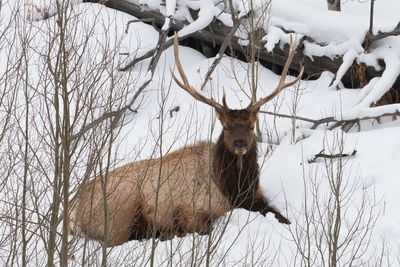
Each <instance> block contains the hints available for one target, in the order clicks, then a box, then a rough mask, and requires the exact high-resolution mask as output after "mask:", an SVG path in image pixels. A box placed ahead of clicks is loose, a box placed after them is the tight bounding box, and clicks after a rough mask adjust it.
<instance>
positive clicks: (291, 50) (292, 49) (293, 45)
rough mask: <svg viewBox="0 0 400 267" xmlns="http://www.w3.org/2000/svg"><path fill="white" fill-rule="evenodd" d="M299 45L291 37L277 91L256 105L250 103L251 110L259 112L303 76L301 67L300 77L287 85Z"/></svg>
mask: <svg viewBox="0 0 400 267" xmlns="http://www.w3.org/2000/svg"><path fill="white" fill-rule="evenodd" d="M296 48H297V44H296V39H294V40H293V38H292V36H290V48H289V54H288V58H287V60H286V63H285V66H284V67H283V71H282V74H281V78H280V80H279V84H278V86H277V87H276V88H275V90H274V91H273V92H272V93H271V94H270V95H268V96H266V97H263V98H261V99H260V100H258V101H257V102H256V103H254V104H253V103H250V105H249V106H248V109H249V110H259V109H260V107H261V106H262V105H264V104H265V103H267V102H269V101H271V100H272V99H273V98H274V97H275V96H277V95H278V94H279V93H280V92H281V91H282V90H283V89H285V88H287V87H289V86H292V85H293V84H295V83H297V82H298V81H299V80H300V79H301V77H302V76H303V71H304V68H303V67H301V70H300V73H299V75H298V76H297V77H296V79H294V80H293V81H290V82H288V83H285V80H286V75H287V73H288V71H289V67H290V64H291V63H292V60H293V56H294V53H295V52H296Z"/></svg>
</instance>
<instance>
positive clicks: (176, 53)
mask: <svg viewBox="0 0 400 267" xmlns="http://www.w3.org/2000/svg"><path fill="white" fill-rule="evenodd" d="M174 56H175V63H176V67H177V69H178V72H179V75H180V76H181V78H182V82H181V81H179V80H178V78H177V77H176V76H175V73H174V72H173V71H172V70H170V71H171V74H172V78H173V79H174V80H175V82H176V83H177V84H178V85H179V86H180V87H181V88H182V89H183V90H185V91H186V92H188V93H189V94H190V95H191V96H193V97H194V98H195V99H197V100H199V101H201V102H203V103H205V104H207V105H210V106H212V107H214V108H215V109H216V110H218V111H219V112H224V111H226V108H224V107H223V106H222V105H221V104H219V103H218V102H216V101H214V100H213V99H210V98H207V97H205V96H203V95H201V94H200V93H198V92H197V90H196V89H194V88H193V87H192V86H191V85H190V84H189V82H188V79H187V77H186V74H185V72H184V71H183V67H182V64H181V60H180V59H179V48H178V34H177V33H176V32H175V35H174Z"/></svg>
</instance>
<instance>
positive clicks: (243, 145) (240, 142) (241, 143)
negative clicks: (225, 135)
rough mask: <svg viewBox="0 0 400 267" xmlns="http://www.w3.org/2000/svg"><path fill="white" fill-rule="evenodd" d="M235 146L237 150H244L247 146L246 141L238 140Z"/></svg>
mask: <svg viewBox="0 0 400 267" xmlns="http://www.w3.org/2000/svg"><path fill="white" fill-rule="evenodd" d="M233 144H234V145H235V147H236V148H244V147H246V146H247V142H246V140H243V139H236V140H235V141H233Z"/></svg>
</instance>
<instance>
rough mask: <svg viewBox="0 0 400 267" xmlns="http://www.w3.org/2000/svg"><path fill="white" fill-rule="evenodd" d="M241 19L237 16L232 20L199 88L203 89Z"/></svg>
mask: <svg viewBox="0 0 400 267" xmlns="http://www.w3.org/2000/svg"><path fill="white" fill-rule="evenodd" d="M241 21H242V18H239V19H238V20H235V21H234V24H233V27H232V29H231V31H230V32H229V34H228V35H227V36H226V38H225V40H224V42H223V43H222V45H221V47H220V48H219V51H218V54H217V56H216V57H215V59H214V61H213V63H212V64H211V66H210V68H209V69H208V71H207V74H206V76H205V78H204V80H203V83H202V84H201V87H200V90H203V89H204V87H205V86H206V84H207V82H208V80H209V79H210V77H211V75H212V73H213V72H214V70H215V68H216V67H217V65H218V64H219V62H220V61H221V59H222V57H223V55H224V53H225V50H226V48H227V47H228V44H229V43H230V42H231V40H232V36H233V35H234V34H235V32H236V31H237V29H238V28H239V25H240V22H241Z"/></svg>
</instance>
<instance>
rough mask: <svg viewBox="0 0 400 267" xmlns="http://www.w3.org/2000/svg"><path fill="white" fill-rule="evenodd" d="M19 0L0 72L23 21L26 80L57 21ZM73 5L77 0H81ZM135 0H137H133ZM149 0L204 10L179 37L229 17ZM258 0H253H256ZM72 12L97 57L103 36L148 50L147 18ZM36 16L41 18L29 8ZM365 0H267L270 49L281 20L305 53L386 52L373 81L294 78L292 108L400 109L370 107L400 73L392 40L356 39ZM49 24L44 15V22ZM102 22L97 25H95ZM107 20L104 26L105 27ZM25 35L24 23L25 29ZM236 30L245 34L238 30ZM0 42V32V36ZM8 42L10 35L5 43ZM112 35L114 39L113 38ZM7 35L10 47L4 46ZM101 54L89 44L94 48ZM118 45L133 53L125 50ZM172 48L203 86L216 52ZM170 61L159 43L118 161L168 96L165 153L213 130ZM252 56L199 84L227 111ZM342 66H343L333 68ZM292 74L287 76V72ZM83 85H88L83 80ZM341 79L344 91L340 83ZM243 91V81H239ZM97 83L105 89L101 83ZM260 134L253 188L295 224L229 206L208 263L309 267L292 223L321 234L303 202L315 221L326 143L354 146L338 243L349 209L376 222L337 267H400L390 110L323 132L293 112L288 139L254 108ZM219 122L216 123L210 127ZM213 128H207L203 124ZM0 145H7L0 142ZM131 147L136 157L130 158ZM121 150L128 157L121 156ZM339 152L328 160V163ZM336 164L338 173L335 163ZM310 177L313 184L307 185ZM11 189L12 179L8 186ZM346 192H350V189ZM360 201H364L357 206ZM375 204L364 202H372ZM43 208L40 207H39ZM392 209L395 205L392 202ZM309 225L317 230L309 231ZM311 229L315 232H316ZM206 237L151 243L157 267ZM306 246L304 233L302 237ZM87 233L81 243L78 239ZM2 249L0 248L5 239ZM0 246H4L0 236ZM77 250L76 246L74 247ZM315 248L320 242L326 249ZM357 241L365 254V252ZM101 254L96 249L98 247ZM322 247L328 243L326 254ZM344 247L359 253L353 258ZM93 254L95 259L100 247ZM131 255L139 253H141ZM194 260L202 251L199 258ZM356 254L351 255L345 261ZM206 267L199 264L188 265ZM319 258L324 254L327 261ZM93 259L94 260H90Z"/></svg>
mask: <svg viewBox="0 0 400 267" xmlns="http://www.w3.org/2000/svg"><path fill="white" fill-rule="evenodd" d="M17 2H18V1H14V0H11V1H10V0H9V1H7V0H6V1H3V3H2V4H3V6H2V8H1V13H0V15H1V16H0V19H1V21H0V32H3V31H5V35H4V36H2V37H1V38H5V39H7V40H9V42H7V43H8V45H7V44H6V45H4V46H2V47H0V49H1V50H0V75H2V74H3V73H4V70H5V69H6V66H7V64H10V63H9V62H7V60H6V58H8V57H6V55H10V54H13V53H15V54H18V53H17V50H18V49H19V48H18V42H22V38H19V37H17V38H16V36H15V32H16V31H15V30H16V29H29V30H30V31H29V32H30V38H32V46H33V47H32V50H31V51H30V53H31V54H30V58H29V59H28V61H29V64H30V66H31V68H30V72H29V75H30V77H29V79H30V80H31V81H32V82H33V83H35V82H36V83H39V82H40V81H37V80H36V79H37V77H38V73H39V71H40V70H41V68H40V62H41V60H40V51H41V50H42V49H46V48H47V46H46V45H44V42H45V40H46V34H47V33H48V32H50V31H52V30H53V27H56V26H55V25H56V22H55V21H54V18H50V19H47V20H38V21H28V20H26V19H25V17H26V16H25V15H26V14H24V13H23V8H21V6H19V4H18V3H17ZM77 2H79V1H77ZM132 2H135V3H138V2H137V1H132ZM139 2H140V4H142V5H143V6H144V7H145V8H150V9H153V10H156V9H159V10H160V11H161V12H162V13H164V14H166V15H171V14H173V13H174V10H175V7H176V5H177V3H178V8H177V11H176V12H175V18H176V19H181V20H183V19H185V20H188V21H189V22H192V21H191V18H190V15H188V9H187V7H191V8H193V9H200V13H199V19H198V21H197V22H195V23H193V24H190V25H189V26H187V27H186V28H184V29H183V30H182V31H181V32H180V35H184V34H187V33H188V32H192V31H195V30H199V29H201V28H204V27H206V26H207V25H208V24H209V23H211V21H212V20H213V19H214V17H215V16H218V15H219V19H220V20H221V21H222V22H223V23H224V24H226V25H228V26H229V25H230V24H231V21H230V19H229V16H228V15H227V14H226V13H225V14H222V15H221V8H220V7H219V5H217V4H216V3H217V1H212V0H201V1H189V0H184V1H167V4H166V6H165V5H162V1H161V0H141V1H139ZM255 2H256V3H259V2H257V1H255ZM261 2H262V1H260V3H261ZM35 3H37V5H38V6H40V5H42V6H43V5H46V4H48V3H49V1H44V0H43V1H36V2H35ZM234 3H237V9H239V10H241V9H243V13H244V14H245V13H246V12H245V9H246V7H245V6H246V5H243V4H240V3H242V1H234ZM375 5H376V15H375V28H374V31H375V32H377V31H378V30H386V31H388V30H391V29H393V28H394V27H395V26H396V25H397V23H398V22H399V21H400V13H399V12H398V10H399V8H400V2H399V1H398V0H385V1H384V0H378V1H376V4H375ZM16 6H19V7H20V9H21V14H20V16H19V17H17V18H16V19H15V21H13V23H12V24H11V27H10V28H9V29H5V25H6V23H5V22H6V21H8V19H9V18H10V16H11V14H12V12H13V11H15V7H16ZM71 12H72V13H73V14H74V15H75V21H76V28H77V31H79V32H81V33H82V34H83V35H84V34H85V32H86V31H87V30H89V29H91V28H92V27H94V28H93V29H94V32H95V33H96V34H95V35H94V36H93V37H92V38H91V39H90V43H89V48H88V49H90V51H91V52H92V55H93V53H98V54H96V55H97V56H98V59H100V58H101V57H102V54H101V53H102V50H101V49H99V46H100V47H101V45H102V44H109V45H111V46H113V47H115V49H116V53H115V55H114V56H115V57H116V58H118V59H117V61H118V62H121V61H124V60H127V59H129V58H131V57H133V56H135V55H141V54H143V53H144V52H146V51H148V50H149V49H151V48H153V47H154V45H155V44H156V43H157V39H158V33H157V32H156V31H155V30H154V29H153V28H152V27H151V26H149V25H146V24H143V23H140V22H139V23H134V24H131V25H130V27H129V30H128V32H127V33H125V28H126V23H127V22H128V21H129V20H132V19H134V17H132V16H129V15H127V14H124V13H122V12H118V11H115V10H111V9H107V8H106V7H104V6H101V5H98V4H89V3H76V4H74V5H73V8H72V11H71ZM37 18H38V19H40V16H39V17H37ZM368 20H369V2H368V1H345V2H344V4H343V11H342V12H340V13H337V12H330V11H328V10H326V1H324V0H318V1H317V0H274V1H272V7H271V13H270V18H269V22H268V23H269V24H268V25H267V26H268V35H267V36H266V37H265V40H266V47H267V48H272V47H273V46H274V45H275V44H277V43H278V42H281V44H284V43H286V42H287V41H288V39H289V38H288V35H287V34H286V33H284V32H283V31H282V30H281V27H283V28H285V29H288V30H292V31H295V32H297V33H299V36H301V35H302V34H305V35H307V36H310V37H312V38H313V39H314V40H315V41H316V42H318V43H320V44H324V45H315V44H311V43H309V44H306V54H307V55H308V56H310V57H312V56H322V55H326V56H329V57H332V58H333V57H335V56H337V55H340V56H344V58H345V62H344V66H346V63H349V62H350V63H351V62H353V60H354V59H357V60H358V61H360V62H366V63H367V64H368V65H373V66H374V65H375V66H377V60H378V59H383V60H384V61H385V63H386V71H385V72H384V74H383V75H382V77H381V78H375V79H374V80H373V81H371V82H370V84H368V85H367V86H366V88H363V89H346V88H343V86H342V85H341V83H340V71H339V75H338V78H339V79H338V80H337V81H335V82H334V85H333V86H329V85H330V83H331V81H332V79H333V77H334V74H332V73H329V72H324V73H323V74H322V75H321V77H320V78H319V79H317V80H314V81H306V80H304V81H301V82H300V85H299V88H300V91H301V97H300V101H299V104H298V108H297V115H298V116H302V117H306V118H311V119H320V118H324V117H328V116H335V117H336V118H338V119H342V118H344V119H351V118H356V117H364V116H375V115H378V114H383V113H385V112H392V111H394V110H396V109H397V110H398V109H400V107H399V105H390V106H387V107H381V108H370V104H371V103H372V102H374V101H376V100H378V99H379V98H380V97H381V96H382V95H383V94H384V93H385V92H386V91H387V90H388V89H390V87H391V85H392V84H393V82H394V81H395V79H396V78H397V77H398V75H399V74H400V38H399V37H389V38H385V39H383V40H381V41H379V42H377V43H376V44H375V45H374V46H373V47H372V50H371V52H370V53H369V54H364V53H363V49H362V47H361V46H360V43H361V42H362V39H363V38H364V35H365V32H366V30H367V28H368ZM49 21H50V22H49ZM100 21H101V22H100ZM104 25H109V27H108V28H107V29H105V27H104ZM21 32H22V31H21ZM238 36H241V37H242V38H244V39H245V38H246V36H245V35H244V34H243V33H240V32H239V33H238ZM3 40H4V39H3ZM11 40H14V41H15V42H16V43H17V45H15V43H13V42H11ZM116 40H121V41H120V42H119V41H118V42H117V41H116ZM11 44H12V45H11ZM95 51H97V52H95ZM119 52H121V53H130V57H129V58H127V57H126V56H124V55H119ZM180 57H181V61H182V64H183V66H184V69H185V71H186V74H187V76H188V77H189V78H190V83H191V84H192V85H194V86H195V87H196V86H197V87H199V86H200V85H201V83H202V78H203V77H204V75H205V73H206V71H207V70H208V67H209V66H210V65H211V63H212V61H213V58H211V59H207V58H206V57H204V56H203V55H201V54H200V53H199V52H197V51H195V50H193V49H191V48H187V47H183V46H180ZM98 59H97V58H96V57H95V58H84V59H83V60H86V61H87V64H93V63H94V62H96V60H98ZM148 63H149V61H144V62H143V63H142V64H139V65H138V66H136V67H135V68H133V69H132V70H131V71H130V72H129V73H130V74H129V75H128V73H126V72H123V73H121V74H119V75H120V76H122V77H124V76H125V75H126V77H125V78H122V79H125V80H127V81H128V82H131V83H132V84H134V85H136V84H140V83H141V82H143V81H144V80H145V79H146V77H148V76H147V74H146V73H145V71H144V70H145V69H146V66H147V64H148ZM170 67H171V68H173V67H174V59H173V52H172V49H167V50H166V51H165V53H164V54H163V55H162V56H161V60H160V62H159V64H158V67H157V69H156V74H155V76H154V79H153V81H152V82H151V84H150V85H149V87H148V88H147V89H146V90H145V92H144V94H143V98H142V101H141V103H140V105H139V106H138V108H137V113H132V114H130V115H129V116H128V117H127V118H126V120H125V123H126V125H125V126H123V128H122V130H121V133H120V137H119V139H118V142H119V143H118V144H119V145H118V151H117V152H118V153H117V157H118V158H119V160H120V162H121V164H122V163H124V162H129V161H130V160H131V159H133V158H135V159H137V158H143V159H144V158H148V157H150V156H151V155H152V153H153V152H154V148H155V147H156V146H157V138H156V136H155V133H158V132H159V127H160V117H159V116H160V106H161V102H162V99H163V98H164V99H165V104H164V107H165V111H166V112H165V114H164V116H163V120H164V122H163V124H164V127H165V129H167V130H165V131H164V134H163V148H164V151H167V150H170V149H178V148H180V147H182V146H183V145H185V144H187V143H195V142H198V141H199V140H205V139H210V138H211V139H212V140H215V139H216V138H217V136H218V135H219V132H220V131H221V126H220V124H219V123H218V122H216V121H215V114H214V113H213V110H212V108H210V107H208V106H206V105H204V104H203V103H199V102H197V101H195V100H194V99H193V98H192V97H191V96H189V95H188V94H187V93H186V92H184V91H183V90H182V89H180V88H179V87H178V86H177V85H176V84H175V83H174V82H171V74H170V72H169V68H170ZM247 70H248V64H247V63H245V62H242V61H239V60H237V59H234V58H231V57H228V56H225V57H224V58H223V59H222V61H221V63H220V65H219V66H218V67H217V69H216V71H215V72H214V74H213V75H212V80H211V81H210V82H209V83H208V85H207V86H206V88H205V89H204V91H202V93H203V94H204V95H207V96H210V95H213V96H214V98H216V99H221V96H222V90H223V89H222V88H223V87H224V88H225V89H226V92H227V101H228V105H229V106H230V107H231V108H243V107H246V106H247V105H248V103H249V98H248V94H249V82H248V73H247ZM341 71H342V72H343V71H344V69H342V70H341ZM290 78H292V77H288V79H290ZM278 81H279V76H278V75H276V74H274V73H273V72H271V71H270V70H268V69H266V68H264V67H263V66H261V65H260V66H259V90H258V97H262V96H264V95H266V94H268V93H269V92H271V91H272V90H273V89H274V88H275V86H276V85H277V83H278ZM1 86H2V87H4V88H0V90H13V88H12V87H10V86H11V85H9V86H8V87H7V88H6V86H5V85H4V84H1ZM82 86H85V85H84V84H83V85H82ZM337 87H339V88H340V90H337ZM135 88H137V86H136V87H135V86H132V88H130V89H129V90H128V89H127V90H128V91H127V94H128V95H133V94H134V93H135ZM243 88H244V90H242V89H243ZM104 90H107V87H106V86H105V88H104ZM293 97H294V88H288V89H286V90H285V91H284V92H283V93H281V95H280V96H279V97H277V98H276V99H275V100H274V101H272V102H271V103H268V104H266V105H265V106H264V107H263V110H268V111H278V112H279V113H284V114H291V112H292V107H293V104H292V102H293ZM176 106H179V107H180V109H179V111H178V112H174V113H173V116H172V117H171V116H170V115H169V110H171V109H172V108H174V107H176ZM260 118H261V122H262V132H263V137H264V140H263V142H262V143H259V144H258V147H259V162H260V165H261V166H262V168H261V178H260V181H261V187H262V189H263V190H264V194H265V195H266V196H267V197H268V198H269V199H270V200H271V203H272V204H273V205H275V206H276V207H278V208H280V209H281V210H282V211H284V213H285V214H287V215H288V218H289V219H290V220H291V221H292V224H291V225H290V226H285V225H282V224H279V223H278V222H277V221H276V220H275V219H274V218H273V216H272V215H270V214H268V215H267V217H266V218H265V217H263V216H261V215H259V214H257V213H252V212H249V211H246V210H241V209H237V210H234V211H233V212H232V214H231V215H227V216H226V217H224V218H221V220H220V221H219V222H217V223H216V225H215V227H216V231H218V228H219V227H223V225H224V221H226V220H227V218H228V217H229V221H228V222H227V229H226V232H225V234H224V235H223V236H222V240H221V242H220V243H219V245H218V246H217V247H216V252H215V256H214V257H213V258H212V261H211V263H210V266H217V265H222V266H232V265H236V266H301V265H306V264H305V262H302V261H301V260H300V258H301V257H299V252H298V250H297V248H296V247H297V246H299V244H296V242H295V241H294V239H295V238H294V236H296V234H297V235H301V234H304V232H302V233H300V232H299V230H300V229H302V230H303V231H304V230H305V229H304V228H305V226H306V225H307V224H306V221H307V220H311V222H312V223H311V225H313V226H314V228H313V229H311V230H310V231H311V232H313V231H316V232H318V231H322V230H321V229H322V227H323V225H326V224H328V221H319V222H317V221H313V218H311V219H310V218H309V217H308V216H306V214H305V213H306V210H307V211H308V212H311V210H312V209H314V210H313V211H314V212H317V211H315V208H316V206H313V204H315V203H313V194H314V196H315V195H316V197H317V199H318V203H319V205H320V206H318V207H319V208H321V210H319V212H320V214H322V217H323V218H327V216H325V215H326V214H324V212H325V211H326V208H327V206H326V205H327V204H326V203H328V202H329V200H330V197H332V196H331V193H330V186H329V183H328V176H329V173H330V169H329V166H328V167H327V164H325V163H324V161H323V160H317V161H316V162H315V163H309V162H308V160H310V159H312V158H313V156H314V155H315V154H317V153H319V152H320V151H321V150H322V149H325V153H333V154H334V153H339V152H343V153H351V152H352V151H353V150H357V153H356V155H355V156H354V157H350V158H348V159H344V160H345V162H346V163H345V167H344V170H343V173H342V177H343V179H344V180H345V184H347V185H348V187H347V188H346V189H345V192H349V193H348V194H347V195H345V200H344V203H346V205H345V206H344V207H343V214H342V220H341V221H342V229H341V230H342V231H343V236H342V239H341V240H342V241H343V240H345V239H346V238H347V237H346V233H347V232H348V231H352V230H353V229H352V228H351V223H352V222H353V221H354V220H357V219H359V218H358V217H357V216H358V215H359V213H357V211H359V210H361V211H364V212H365V213H363V214H362V216H364V218H365V219H363V220H360V222H361V224H366V223H367V222H368V220H369V219H371V220H372V221H374V222H375V220H376V223H375V225H374V228H373V229H372V230H371V231H372V232H371V233H370V235H369V234H368V235H367V236H363V233H362V232H360V233H358V232H355V236H354V240H352V242H353V243H352V244H353V245H354V246H358V245H361V247H360V251H354V250H355V247H354V248H353V247H351V246H350V247H346V248H341V249H342V251H345V252H344V253H343V255H342V258H340V261H339V262H340V263H341V264H340V266H349V265H351V266H378V265H379V264H377V262H379V257H380V256H381V254H382V253H383V254H385V255H387V261H386V262H384V263H382V265H383V266H399V264H400V262H399V252H398V251H399V250H400V212H399V210H400V198H399V195H398V193H397V190H399V188H400V180H398V179H399V174H398V173H397V171H398V166H399V165H398V164H399V163H400V138H399V136H400V127H399V126H400V120H395V121H392V120H391V118H386V119H383V120H382V121H381V123H380V124H379V123H378V122H377V121H373V120H368V121H363V122H362V123H361V130H360V131H358V129H357V127H354V128H353V129H351V130H350V131H349V132H348V133H344V132H342V131H341V130H340V129H335V130H333V131H329V130H326V129H324V128H323V127H322V126H321V127H319V128H318V129H316V130H310V129H309V128H310V126H311V124H310V123H305V122H302V121H296V127H295V136H293V125H292V121H291V120H289V119H285V118H277V117H276V118H274V117H272V116H270V115H264V114H260ZM214 123H215V125H214ZM214 126H215V129H213V130H211V129H212V128H213V127H214ZM1 151H2V153H4V151H3V149H1ZM137 151H140V154H138V155H137ZM126 155H129V156H126ZM337 162H338V161H333V164H334V166H333V167H332V168H335V166H336V165H335V164H337ZM333 173H335V171H333ZM313 185H315V186H316V187H317V188H316V187H313ZM15 186H18V185H15ZM346 190H347V191H346ZM365 199H367V201H366V203H367V204H366V205H365V206H362V203H363V200H365ZM364 204H365V203H364ZM370 205H372V207H371V206H370ZM44 209H45V207H44ZM396 210H397V211H396ZM311 234H313V233H311ZM315 236H316V235H315ZM315 236H312V237H311V240H308V241H309V242H311V243H312V244H314V242H316V241H315V240H314V238H315ZM207 238H208V237H206V236H198V235H196V234H195V235H190V236H187V237H184V238H175V239H173V240H171V241H165V242H160V243H159V244H158V246H157V249H156V256H155V258H156V264H157V265H159V266H187V264H190V262H191V261H192V263H193V258H192V255H194V252H193V250H192V247H193V243H194V242H195V243H198V244H199V246H198V250H199V251H200V252H199V251H197V252H199V253H200V254H201V251H206V245H207ZM302 240H303V241H302V242H305V243H304V244H300V246H305V245H306V243H307V240H305V239H304V238H303V239H302ZM82 242H83V241H82ZM2 246H3V245H2ZM150 246H151V243H150V241H141V242H139V241H131V242H128V243H126V244H124V245H121V246H118V247H115V248H112V249H109V255H108V257H109V262H110V264H111V265H112V266H133V265H137V266H140V265H142V264H145V263H146V259H147V258H148V257H149V255H150ZM4 247H7V246H6V245H4ZM78 247H79V246H78ZM98 248H99V244H98V243H97V242H96V241H92V242H91V246H90V248H89V249H91V250H93V251H96V249H98ZM323 249H327V248H326V247H325V248H323ZM30 250H31V254H32V255H35V256H34V257H32V258H31V261H30V263H29V264H30V265H31V266H40V265H43V264H44V263H45V262H46V256H45V250H44V248H43V245H42V246H40V245H39V246H34V247H30ZM364 250H365V251H364ZM309 252H310V253H311V258H313V257H315V258H318V256H317V255H316V254H318V253H319V251H318V249H317V248H316V247H315V246H313V245H311V247H310V251H309ZM82 253H83V252H82V251H79V250H77V251H74V258H75V260H74V259H71V260H70V264H71V266H73V265H77V266H79V265H80V262H79V259H80V257H81V255H82ZM95 253H98V254H99V255H100V254H101V251H100V250H98V251H97V252H95ZM323 253H326V252H323ZM4 255H6V252H4V251H2V252H1V255H0V256H1V257H2V258H1V261H2V262H3V263H4V262H6V259H5V258H4ZM352 255H360V257H359V258H355V259H352ZM99 257H100V256H99ZM137 257H139V258H140V259H141V260H143V262H140V263H139V262H138V261H137ZM198 257H200V256H198ZM315 260H316V262H314V263H313V264H314V265H315V266H319V265H321V264H322V263H321V261H320V259H315ZM352 260H353V261H352ZM193 264H195V265H205V263H204V262H196V263H193ZM325 264H326V265H328V263H326V262H325ZM93 265H96V263H93Z"/></svg>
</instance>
